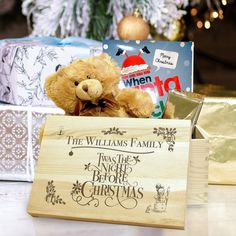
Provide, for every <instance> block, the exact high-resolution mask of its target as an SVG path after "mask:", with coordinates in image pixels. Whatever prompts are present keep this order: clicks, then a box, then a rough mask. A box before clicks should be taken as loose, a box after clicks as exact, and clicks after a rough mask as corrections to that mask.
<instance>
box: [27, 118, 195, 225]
mask: <svg viewBox="0 0 236 236" xmlns="http://www.w3.org/2000/svg"><path fill="white" fill-rule="evenodd" d="M190 132H191V131H190V121H183V120H178V121H177V120H176V121H174V122H173V121H172V120H156V119H132V118H122V119H121V118H96V117H71V116H70V117H69V116H68V117H66V116H63V117H61V116H50V117H49V118H48V119H47V122H46V126H45V132H44V137H43V141H42V146H41V151H40V158H39V161H38V166H37V170H36V178H35V181H34V183H33V188H32V193H31V197H30V201H29V206H28V212H29V213H30V214H32V215H34V216H49V217H57V218H65V219H78V220H85V221H99V222H109V223H122V224H133V225H144V226H154V227H166V228H178V229H183V228H184V222H185V208H186V185H187V174H188V160H189V148H190V147H189V146H190V145H189V140H190Z"/></svg>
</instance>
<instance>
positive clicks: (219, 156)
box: [197, 97, 236, 179]
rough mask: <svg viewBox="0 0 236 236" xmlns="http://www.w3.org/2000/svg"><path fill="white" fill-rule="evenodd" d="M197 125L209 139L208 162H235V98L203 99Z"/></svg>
mask: <svg viewBox="0 0 236 236" xmlns="http://www.w3.org/2000/svg"><path fill="white" fill-rule="evenodd" d="M197 124H198V125H199V126H200V127H201V128H202V129H203V130H204V132H205V135H206V136H207V138H209V142H210V153H209V159H210V160H214V161H217V162H220V163H225V162H228V161H236V98H214V97H208V98H205V100H204V104H203V107H202V110H201V113H200V116H199V119H198V122H197ZM235 179H236V169H235Z"/></svg>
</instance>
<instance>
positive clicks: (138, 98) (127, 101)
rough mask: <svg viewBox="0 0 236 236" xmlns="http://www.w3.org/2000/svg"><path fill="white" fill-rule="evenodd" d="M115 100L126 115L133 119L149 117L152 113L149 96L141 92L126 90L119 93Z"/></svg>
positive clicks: (132, 89)
mask: <svg viewBox="0 0 236 236" xmlns="http://www.w3.org/2000/svg"><path fill="white" fill-rule="evenodd" d="M117 100H118V102H119V104H120V105H121V106H123V107H124V108H125V110H126V112H127V113H128V114H130V115H131V116H134V117H140V118H145V117H150V116H151V114H152V112H153V111H154V104H153V102H152V99H151V96H150V95H149V94H148V93H147V92H145V91H142V90H139V89H134V88H126V89H123V90H121V91H120V92H119V94H118V96H117Z"/></svg>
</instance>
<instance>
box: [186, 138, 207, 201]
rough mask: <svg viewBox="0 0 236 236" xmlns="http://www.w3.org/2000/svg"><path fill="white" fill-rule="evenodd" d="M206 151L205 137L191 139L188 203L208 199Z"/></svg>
mask: <svg viewBox="0 0 236 236" xmlns="http://www.w3.org/2000/svg"><path fill="white" fill-rule="evenodd" d="M208 153H209V142H208V140H207V139H192V140H191V143H190V162H189V171H188V187H187V189H188V191H187V203H188V205H195V204H204V203H207V199H208Z"/></svg>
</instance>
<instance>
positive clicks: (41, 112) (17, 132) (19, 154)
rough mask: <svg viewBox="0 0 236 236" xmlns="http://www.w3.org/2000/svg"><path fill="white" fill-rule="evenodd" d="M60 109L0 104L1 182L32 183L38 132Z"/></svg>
mask: <svg viewBox="0 0 236 236" xmlns="http://www.w3.org/2000/svg"><path fill="white" fill-rule="evenodd" d="M63 113H64V112H63V111H62V110H61V109H59V108H42V107H26V106H22V107H20V106H12V105H3V104H1V105H0V179H2V180H21V181H32V180H33V177H34V168H35V164H36V162H37V159H38V155H39V139H38V138H39V129H40V127H41V126H42V124H44V122H45V119H46V117H47V115H49V114H63Z"/></svg>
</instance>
